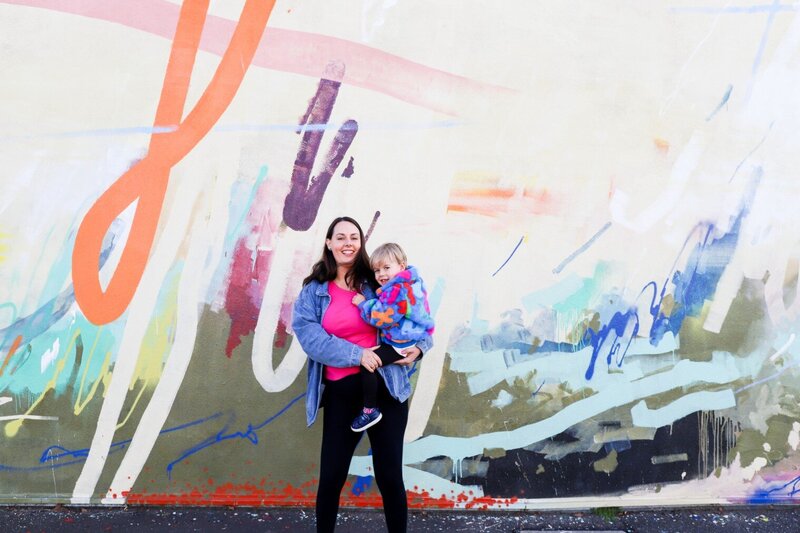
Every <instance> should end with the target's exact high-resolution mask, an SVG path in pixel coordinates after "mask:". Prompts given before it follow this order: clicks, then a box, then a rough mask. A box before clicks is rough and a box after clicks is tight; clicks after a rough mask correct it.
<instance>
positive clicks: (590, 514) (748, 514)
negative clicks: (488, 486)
mask: <svg viewBox="0 0 800 533" xmlns="http://www.w3.org/2000/svg"><path fill="white" fill-rule="evenodd" d="M712 529H714V530H720V531H725V532H726V533H728V532H751V531H752V532H760V531H763V532H770V533H783V532H785V533H790V532H791V533H795V532H798V531H800V508H799V507H796V506H788V505H787V506H763V507H742V508H728V507H725V508H719V507H716V508H685V509H653V510H635V511H622V510H619V509H615V508H603V509H596V510H593V511H583V512H572V513H569V512H533V511H530V512H520V511H418V510H414V511H412V512H411V513H410V517H409V531H411V532H428V531H446V532H467V531H469V532H473V531H480V532H490V533H494V532H497V533H499V532H504V533H510V532H514V533H527V532H537V531H551V532H552V531H595V532H598V531H605V532H619V531H625V532H659V533H661V532H680V533H691V532H706V531H711V530H712ZM165 530H169V531H170V532H182V531H187V532H188V531H203V532H207V531H267V532H272V531H276V532H277V531H291V532H299V533H303V532H313V531H315V529H314V512H313V509H307V508H247V507H238V508H225V507H221V508H220V507H188V508H187V507H180V508H179V507H125V508H108V507H102V508H101V507H64V506H60V505H59V506H56V507H41V506H38V507H37V506H25V507H16V506H14V507H11V506H7V507H2V508H0V531H3V532H17V531H20V532H26V531H30V532H59V533H60V532H72V531H75V532H78V531H79V532H84V533H85V532H94V531H102V532H108V531H114V532H118V531H124V532H128V531H130V532H134V531H135V532H137V533H139V532H147V531H165ZM362 531H370V532H379V531H386V528H385V524H384V522H383V515H382V514H381V512H380V511H376V510H372V509H368V510H360V509H345V510H343V511H342V512H341V513H340V517H339V525H338V526H337V532H340V533H348V532H351V533H356V532H362Z"/></svg>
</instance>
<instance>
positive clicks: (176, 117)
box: [0, 0, 800, 509]
mask: <svg viewBox="0 0 800 533" xmlns="http://www.w3.org/2000/svg"><path fill="white" fill-rule="evenodd" d="M0 27H2V29H3V31H2V32H0V67H2V72H3V81H2V83H0V109H1V110H2V112H1V113H0V184H2V189H0V191H2V194H0V422H2V433H1V434H0V442H2V445H1V446H0V503H17V502H51V503H54V502H63V503H81V504H83V503H99V502H102V503H106V504H123V503H128V504H162V503H190V504H213V505H231V504H236V505H244V504H247V505H274V504H281V505H309V504H311V503H312V502H313V498H314V493H315V488H316V475H317V468H318V464H317V454H318V453H319V442H320V427H318V425H317V426H313V427H312V428H306V427H305V418H304V410H303V407H302V405H303V398H304V394H305V369H304V364H305V355H304V354H303V352H302V350H301V349H300V347H299V344H298V343H297V342H294V341H293V337H292V331H291V327H290V317H291V306H292V303H293V301H294V297H295V295H296V294H297V293H298V291H299V288H300V284H301V280H302V278H303V277H304V276H305V275H306V274H307V273H308V272H309V269H310V266H311V264H312V263H313V262H314V261H315V260H316V259H317V258H318V257H319V254H320V253H321V249H322V242H323V237H324V232H325V229H326V228H327V225H328V223H329V221H330V220H331V219H332V218H333V217H335V216H338V215H341V214H349V215H351V216H353V217H355V218H357V219H358V220H360V221H361V223H362V225H363V226H364V227H365V228H369V242H368V244H367V247H368V249H372V248H374V247H375V246H376V245H377V244H379V243H381V242H385V241H397V242H399V243H401V244H402V245H403V246H404V247H405V248H406V250H407V251H408V254H409V256H410V260H411V262H412V263H413V264H414V265H416V266H417V267H418V268H419V270H420V271H421V273H422V274H423V276H424V277H425V279H426V282H427V284H428V287H429V290H430V299H431V305H432V310H433V312H434V316H435V319H436V322H437V328H436V334H435V341H436V346H435V348H434V349H433V350H432V351H430V352H429V353H427V354H425V357H424V358H423V359H422V361H421V363H419V364H418V365H416V366H414V367H413V368H412V369H411V370H410V372H411V373H412V382H413V383H414V385H415V393H414V396H413V398H412V401H411V404H410V410H411V417H410V423H409V427H408V430H407V433H406V447H405V455H404V460H405V463H406V466H405V480H406V486H407V487H408V490H409V498H410V501H411V504H412V506H416V507H436V508H448V507H495V508H503V509H505V508H520V507H527V508H534V507H544V508H548V507H549V508H556V507H565V506H592V505H623V506H624V505H641V504H646V505H670V504H674V503H675V502H681V503H684V504H685V503H708V502H718V503H723V504H724V503H731V504H733V503H742V502H773V501H785V500H793V499H794V498H796V493H797V491H798V486H800V477H798V475H797V472H798V466H800V452H798V446H800V407H798V399H800V339H798V338H797V332H798V327H799V326H800V298H798V297H797V291H798V272H799V271H800V268H799V265H800V231H798V230H799V229H800V209H798V202H800V179H798V169H800V150H799V149H798V146H800V138H799V136H800V98H798V94H800V13H799V12H798V7H797V6H796V5H794V4H789V3H781V2H779V1H775V2H772V1H769V0H749V1H725V2H722V1H712V0H675V1H669V2H637V1H634V0H631V1H589V0H587V1H579V2H547V1H527V0H513V1H512V0H508V1H505V2H478V1H471V0H448V1H437V2H423V1H408V0H364V1H359V2H355V1H353V2H330V1H323V0H319V1H289V0H278V1H277V2H274V3H273V2H271V1H266V0H238V1H233V0H225V1H222V0H219V1H211V2H209V1H208V0H205V1H203V0H186V1H185V2H183V3H181V2H178V1H177V0H136V1H134V0H81V1H74V0H72V1H70V0H0ZM356 455H357V456H356V458H355V459H354V460H353V463H352V464H351V467H350V471H351V473H352V477H351V478H350V481H349V483H348V486H347V487H346V489H345V495H344V498H345V500H346V502H347V503H348V504H350V505H367V506H369V505H378V504H379V501H380V500H379V497H378V494H377V491H376V489H375V487H374V483H373V479H372V477H371V469H370V453H369V445H368V442H366V439H365V441H364V442H362V444H361V445H360V447H359V449H358V451H357V454H356Z"/></svg>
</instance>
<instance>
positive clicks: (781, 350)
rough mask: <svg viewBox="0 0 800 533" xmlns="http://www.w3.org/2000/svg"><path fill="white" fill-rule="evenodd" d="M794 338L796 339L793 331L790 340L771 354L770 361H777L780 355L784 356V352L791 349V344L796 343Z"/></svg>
mask: <svg viewBox="0 0 800 533" xmlns="http://www.w3.org/2000/svg"><path fill="white" fill-rule="evenodd" d="M794 339H795V334H794V333H792V334H791V335H789V340H788V341H786V344H784V345H783V346H781V347H780V349H778V351H777V352H775V353H774V354H772V355H770V356H769V360H770V361H775V360H776V359H777V358H778V357H780V356H782V355H783V354H784V353H786V350H788V349H789V346H791V345H792V344H794Z"/></svg>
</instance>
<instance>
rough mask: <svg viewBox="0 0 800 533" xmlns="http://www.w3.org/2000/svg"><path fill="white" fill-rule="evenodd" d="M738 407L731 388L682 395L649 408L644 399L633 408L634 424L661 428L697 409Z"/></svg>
mask: <svg viewBox="0 0 800 533" xmlns="http://www.w3.org/2000/svg"><path fill="white" fill-rule="evenodd" d="M730 407H736V397H735V396H734V394H733V391H732V390H731V389H725V390H721V391H699V392H693V393H691V394H687V395H685V396H681V397H680V398H678V399H677V400H675V401H674V402H672V403H670V404H669V405H665V406H664V407H661V408H659V409H649V408H648V407H647V404H646V403H645V401H644V400H642V401H641V402H639V403H637V404H636V405H634V406H633V407H632V408H631V417H632V418H633V425H634V426H639V427H647V428H660V427H663V426H667V425H669V424H672V423H673V422H674V421H676V420H678V419H679V418H683V417H684V416H686V415H689V414H691V413H694V412H696V411H713V410H717V409H728V408H730Z"/></svg>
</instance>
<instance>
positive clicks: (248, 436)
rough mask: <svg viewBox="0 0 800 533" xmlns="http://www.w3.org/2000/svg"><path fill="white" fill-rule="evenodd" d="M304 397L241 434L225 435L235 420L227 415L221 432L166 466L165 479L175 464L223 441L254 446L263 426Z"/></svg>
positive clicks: (169, 476) (296, 399) (249, 426)
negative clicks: (242, 440)
mask: <svg viewBox="0 0 800 533" xmlns="http://www.w3.org/2000/svg"><path fill="white" fill-rule="evenodd" d="M305 395H306V393H305V392H304V393H302V394H299V395H298V396H296V397H294V398H293V399H292V400H291V401H290V402H289V403H288V404H286V405H285V406H284V407H283V408H282V409H281V410H280V411H278V412H277V413H275V414H274V415H272V416H270V417H269V418H267V419H266V420H264V421H263V422H261V423H260V424H258V425H257V426H253V425H252V424H247V429H246V430H245V431H243V432H242V431H234V432H232V433H226V431H228V427H229V426H230V424H231V423H232V422H233V419H234V418H235V415H234V414H233V413H231V414H230V415H229V417H228V422H226V423H225V426H224V427H223V428H222V429H221V430H219V431H218V432H217V433H216V434H215V435H211V436H210V437H208V438H206V439H204V440H202V441H201V442H199V443H197V444H195V445H194V446H192V447H191V448H188V449H186V450H184V451H183V453H182V454H181V455H180V457H178V458H177V459H175V460H174V461H172V462H170V463H169V464H168V465H167V477H168V478H169V479H172V470H173V469H174V468H175V465H176V464H178V463H180V462H181V461H183V460H184V459H186V458H188V457H190V456H192V455H194V454H196V453H198V452H200V451H202V450H204V449H206V448H209V447H211V446H215V445H217V444H219V443H221V442H225V441H228V440H233V439H245V440H247V441H249V442H251V443H252V444H254V445H255V444H258V434H257V432H258V431H259V430H260V429H262V428H264V427H265V426H267V425H269V424H270V423H272V422H273V421H275V420H276V419H277V418H278V417H280V416H281V415H283V414H284V413H285V412H286V411H288V410H289V408H290V407H292V406H293V405H294V404H295V403H297V402H298V401H300V399H302V398H304V397H305Z"/></svg>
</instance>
